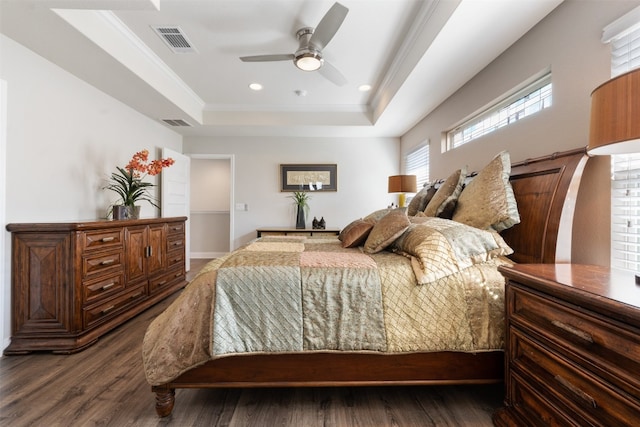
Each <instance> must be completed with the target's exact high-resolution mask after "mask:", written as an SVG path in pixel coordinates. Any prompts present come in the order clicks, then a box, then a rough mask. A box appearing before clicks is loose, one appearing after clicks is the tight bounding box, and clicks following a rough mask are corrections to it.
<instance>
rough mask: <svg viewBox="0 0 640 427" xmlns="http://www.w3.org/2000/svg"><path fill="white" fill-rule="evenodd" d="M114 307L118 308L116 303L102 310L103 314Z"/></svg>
mask: <svg viewBox="0 0 640 427" xmlns="http://www.w3.org/2000/svg"><path fill="white" fill-rule="evenodd" d="M114 308H116V306H115V305H111V306H109V307H107V308H105V309H104V310H102V314H107V313H108V312H110V311H111V310H113V309H114Z"/></svg>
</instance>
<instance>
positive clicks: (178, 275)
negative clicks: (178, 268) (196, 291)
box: [173, 273, 182, 277]
mask: <svg viewBox="0 0 640 427" xmlns="http://www.w3.org/2000/svg"><path fill="white" fill-rule="evenodd" d="M180 276H182V273H176V274H175V276H173V277H180Z"/></svg>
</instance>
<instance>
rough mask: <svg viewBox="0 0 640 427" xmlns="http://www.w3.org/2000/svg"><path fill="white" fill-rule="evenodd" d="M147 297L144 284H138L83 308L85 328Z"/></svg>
mask: <svg viewBox="0 0 640 427" xmlns="http://www.w3.org/2000/svg"><path fill="white" fill-rule="evenodd" d="M146 297H147V294H146V292H145V287H144V285H141V286H137V287H135V288H133V289H131V290H129V291H126V292H125V293H122V294H121V295H119V296H116V297H115V298H112V299H110V300H108V301H105V302H104V303H101V304H98V305H95V306H93V307H87V308H84V309H83V320H84V326H85V328H90V327H92V326H94V325H95V324H97V323H99V322H100V321H102V320H104V319H107V318H110V317H112V316H114V315H115V314H117V313H120V312H122V311H124V310H126V309H127V308H129V307H130V306H132V305H135V304H137V303H138V302H139V301H140V300H143V299H145V298H146Z"/></svg>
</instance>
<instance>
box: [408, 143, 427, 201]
mask: <svg viewBox="0 0 640 427" xmlns="http://www.w3.org/2000/svg"><path fill="white" fill-rule="evenodd" d="M404 160H405V170H406V174H407V175H415V176H416V181H417V184H418V190H419V189H421V188H422V187H423V186H424V184H426V183H427V182H429V144H428V143H425V144H423V145H421V146H419V147H418V148H416V149H415V150H413V151H411V152H410V153H409V154H407V156H406V157H405V159H404Z"/></svg>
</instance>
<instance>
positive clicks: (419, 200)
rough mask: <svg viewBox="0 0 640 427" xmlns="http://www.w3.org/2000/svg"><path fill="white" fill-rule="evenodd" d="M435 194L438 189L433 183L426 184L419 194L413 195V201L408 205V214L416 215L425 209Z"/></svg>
mask: <svg viewBox="0 0 640 427" xmlns="http://www.w3.org/2000/svg"><path fill="white" fill-rule="evenodd" d="M435 194H436V189H435V188H434V187H433V185H429V184H427V185H425V186H424V187H423V188H422V190H420V191H418V194H416V195H415V196H413V198H412V199H411V202H409V206H407V215H409V216H414V215H417V213H418V212H422V211H424V208H426V207H427V203H429V202H430V201H431V199H432V198H433V196H434V195H435Z"/></svg>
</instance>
